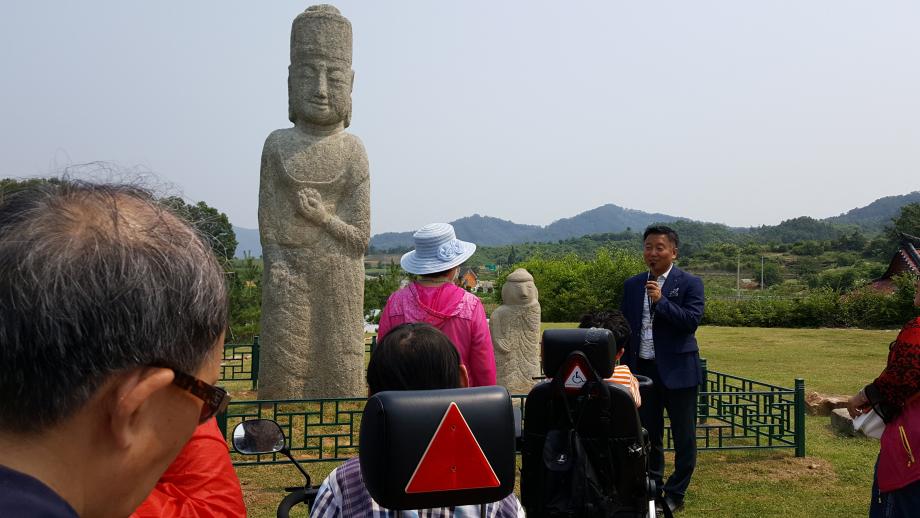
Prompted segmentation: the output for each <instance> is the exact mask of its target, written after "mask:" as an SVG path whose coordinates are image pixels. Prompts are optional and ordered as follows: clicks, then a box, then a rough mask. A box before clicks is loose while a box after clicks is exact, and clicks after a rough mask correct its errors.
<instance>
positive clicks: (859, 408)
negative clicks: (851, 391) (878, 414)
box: [847, 390, 872, 417]
mask: <svg viewBox="0 0 920 518" xmlns="http://www.w3.org/2000/svg"><path fill="white" fill-rule="evenodd" d="M870 408H872V407H871V406H870V405H869V398H867V397H866V393H865V392H863V391H862V390H860V391H859V392H858V393H857V394H856V395H855V396H851V397H850V399H849V400H847V412H849V414H850V417H856V416H858V415H862V414H863V413H865V412H867V411H869V409H870Z"/></svg>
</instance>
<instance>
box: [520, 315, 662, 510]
mask: <svg viewBox="0 0 920 518" xmlns="http://www.w3.org/2000/svg"><path fill="white" fill-rule="evenodd" d="M615 353H616V346H615V344H614V342H613V339H612V336H611V333H610V331H608V330H606V329H554V330H549V329H548V330H546V331H544V333H543V341H542V363H543V372H545V373H547V374H550V375H552V376H553V377H552V378H551V379H547V380H545V381H543V382H541V383H538V384H537V385H536V386H534V387H533V389H532V390H531V391H530V393H529V394H528V396H527V402H526V404H525V407H524V423H523V433H522V440H521V442H522V459H521V462H522V469H521V503H522V505H523V507H524V509H525V510H526V512H527V516H528V517H534V518H542V517H546V518H549V517H558V516H585V517H592V516H597V517H608V516H613V517H617V518H627V517H629V518H638V517H653V516H655V515H656V505H655V504H656V499H657V498H658V496H659V495H658V488H657V487H655V483H654V482H653V481H652V480H651V478H650V477H649V473H648V454H649V448H650V446H649V440H648V434H647V432H645V430H644V429H643V428H642V424H641V422H640V420H639V413H638V411H637V409H636V405H635V403H634V401H633V399H632V396H631V395H630V393H629V392H628V391H627V390H624V388H625V387H623V386H621V385H618V384H614V383H613V382H609V381H605V378H608V377H610V376H611V375H612V373H613V365H614V358H615ZM650 385H651V381H650V380H648V379H647V378H645V379H644V381H641V380H640V388H641V389H643V390H645V389H647V387H649V386H650ZM572 432H575V434H577V438H578V439H577V441H574V442H577V443H578V444H573V434H572ZM578 455H582V456H584V457H585V458H587V459H589V461H590V470H588V471H586V470H584V469H581V470H577V469H575V470H574V472H572V467H571V466H569V465H567V463H572V462H575V458H576V457H577V456H578ZM567 470H568V471H567ZM579 477H580V478H582V479H583V480H577V479H578V478H579ZM573 478H574V479H575V480H573ZM560 485H563V486H564V485H570V486H571V487H572V488H573V489H572V490H571V491H569V493H570V494H566V491H562V492H561V493H562V496H560ZM588 486H591V487H590V488H589V489H586V487H588ZM590 491H593V494H594V495H595V496H596V495H597V493H601V494H602V496H603V499H601V500H603V501H602V502H599V503H598V502H592V501H590V500H591V499H590V498H588V497H589V496H590V495H591V493H590ZM579 492H581V493H582V494H578V493H579ZM595 500H598V498H595ZM665 507H666V506H665ZM665 512H666V513H667V514H668V515H669V514H670V512H669V511H665Z"/></svg>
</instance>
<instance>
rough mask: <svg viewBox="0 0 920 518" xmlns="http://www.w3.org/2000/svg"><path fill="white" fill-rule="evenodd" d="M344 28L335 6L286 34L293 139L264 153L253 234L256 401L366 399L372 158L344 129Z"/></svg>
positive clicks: (347, 64)
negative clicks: (258, 350)
mask: <svg viewBox="0 0 920 518" xmlns="http://www.w3.org/2000/svg"><path fill="white" fill-rule="evenodd" d="M351 46H352V32H351V23H350V22H349V21H348V19H346V18H345V17H343V16H342V15H341V14H340V13H339V11H338V9H336V8H335V7H332V6H330V5H317V6H312V7H310V8H308V9H307V10H306V11H304V12H303V13H301V14H300V15H298V16H297V18H295V19H294V23H293V27H292V28H291V66H290V67H289V69H288V107H289V110H288V111H289V118H290V120H291V122H293V123H294V127H293V128H287V129H280V130H276V131H274V132H272V133H271V134H270V135H269V136H268V139H266V141H265V146H264V148H263V149H262V168H261V181H260V185H259V233H260V236H261V239H262V257H263V259H264V262H265V270H264V276H263V285H262V286H263V288H262V290H263V295H262V325H261V327H262V329H261V343H262V344H263V346H262V347H263V349H262V356H261V368H260V373H259V385H260V386H259V397H260V398H265V399H293V398H323V397H361V396H364V395H366V394H367V390H366V388H365V383H364V329H363V321H364V317H363V304H364V250H365V249H366V248H367V243H368V239H369V237H370V179H369V176H368V164H367V153H366V152H365V151H364V145H363V144H362V143H361V141H360V140H359V139H358V137H356V136H354V135H351V134H349V133H346V132H345V131H344V130H345V128H347V127H348V125H349V122H350V121H351V89H352V81H353V79H354V72H353V71H352V69H351V56H352V52H351Z"/></svg>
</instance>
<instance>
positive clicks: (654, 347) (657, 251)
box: [621, 225, 704, 511]
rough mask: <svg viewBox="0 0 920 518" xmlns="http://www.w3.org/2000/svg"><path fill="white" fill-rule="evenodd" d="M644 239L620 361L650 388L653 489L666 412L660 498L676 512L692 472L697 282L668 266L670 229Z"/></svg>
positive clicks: (652, 230) (674, 241)
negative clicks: (669, 457)
mask: <svg viewBox="0 0 920 518" xmlns="http://www.w3.org/2000/svg"><path fill="white" fill-rule="evenodd" d="M643 240H644V250H643V258H644V259H645V264H646V265H648V268H649V271H648V272H643V273H641V274H639V275H636V276H634V277H630V278H629V279H627V280H626V282H625V283H624V284H623V302H622V304H621V310H622V311H623V314H624V315H625V316H626V320H628V321H629V327H630V330H631V331H632V334H631V337H630V342H629V347H628V348H627V351H626V363H627V364H628V365H629V367H630V369H631V370H632V371H633V372H634V373H636V374H640V375H643V376H648V377H649V378H651V380H652V383H653V385H652V387H651V389H650V390H649V391H648V394H647V395H646V394H645V393H643V394H642V406H641V407H640V408H639V415H640V417H641V419H642V425H643V426H644V427H645V429H646V430H648V432H649V437H650V440H651V446H652V452H651V456H650V458H649V470H650V472H651V476H652V478H653V479H654V480H656V481H657V482H658V483H659V487H661V481H662V480H663V478H664V449H663V445H662V442H663V437H664V411H665V410H667V411H668V417H669V419H670V420H671V431H672V437H673V443H674V453H675V455H674V473H673V474H672V475H671V476H670V477H669V478H668V480H667V482H666V483H665V484H664V500H665V503H666V504H667V505H668V506H669V507H670V508H671V510H672V511H676V510H679V509H681V508H682V507H683V503H684V495H685V494H686V492H687V486H689V485H690V477H691V476H692V475H693V470H694V468H695V467H696V405H697V396H698V391H699V385H700V383H701V382H702V370H701V368H700V353H699V347H698V346H697V343H696V336H694V333H695V332H696V328H697V326H699V324H700V319H701V318H702V317H703V306H704V300H703V281H701V280H700V278H699V277H696V276H694V275H691V274H689V273H687V272H685V271H683V270H681V269H680V268H677V267H676V266H674V265H673V263H674V260H675V259H677V247H678V245H679V238H678V236H677V232H675V231H674V230H673V229H672V228H670V227H667V226H665V225H657V226H651V227H648V228H647V229H645V233H644V234H643Z"/></svg>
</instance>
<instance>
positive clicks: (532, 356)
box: [489, 268, 540, 394]
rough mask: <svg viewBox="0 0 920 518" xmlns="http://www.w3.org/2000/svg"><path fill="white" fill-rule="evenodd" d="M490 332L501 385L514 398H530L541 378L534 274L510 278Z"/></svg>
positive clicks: (517, 273)
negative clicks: (527, 395) (516, 396)
mask: <svg viewBox="0 0 920 518" xmlns="http://www.w3.org/2000/svg"><path fill="white" fill-rule="evenodd" d="M489 330H490V332H491V333H492V344H493V346H494V347H495V373H496V380H497V384H499V385H503V386H504V387H505V388H507V389H508V392H510V393H512V394H527V393H528V392H530V389H531V388H533V386H534V384H535V383H536V381H534V379H533V378H534V376H539V375H540V301H539V294H538V292H537V286H536V284H534V282H533V276H532V275H531V274H530V272H528V271H527V270H525V269H523V268H518V269H517V270H514V271H513V272H511V273H510V274H508V277H507V279H506V280H505V284H504V286H502V305H501V306H499V307H497V308H495V311H493V312H492V318H490V319H489Z"/></svg>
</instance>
